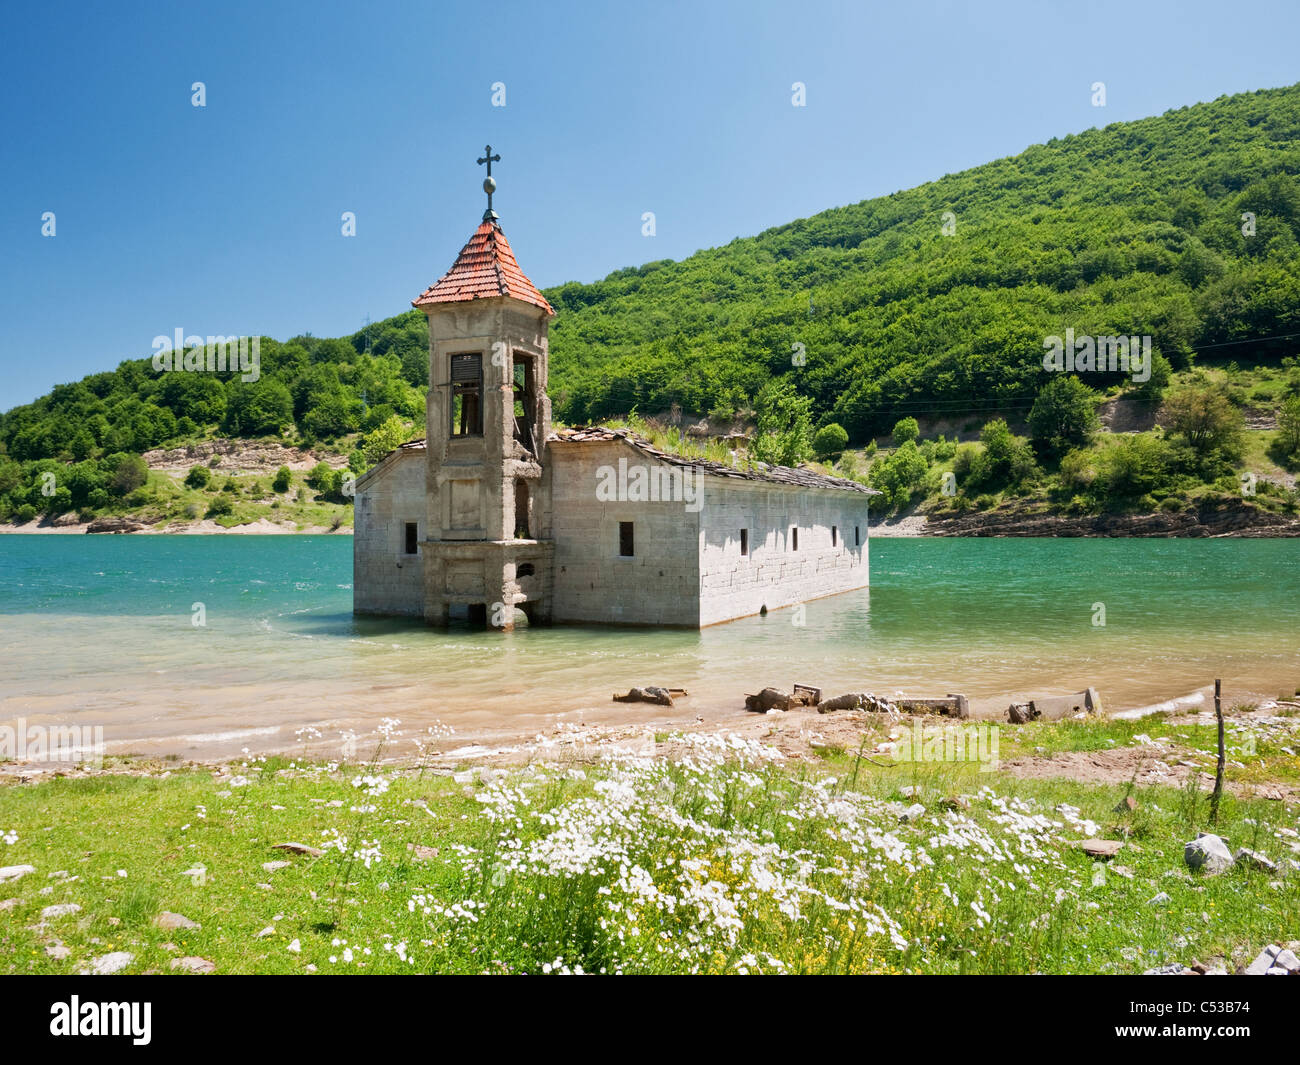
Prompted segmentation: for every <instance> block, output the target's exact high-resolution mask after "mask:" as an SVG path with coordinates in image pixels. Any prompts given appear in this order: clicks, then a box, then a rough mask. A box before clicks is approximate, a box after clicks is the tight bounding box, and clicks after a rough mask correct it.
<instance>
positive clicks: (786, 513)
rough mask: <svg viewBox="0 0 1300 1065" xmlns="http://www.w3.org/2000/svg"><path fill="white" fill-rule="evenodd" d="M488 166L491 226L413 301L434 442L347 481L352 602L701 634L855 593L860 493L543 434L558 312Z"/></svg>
mask: <svg viewBox="0 0 1300 1065" xmlns="http://www.w3.org/2000/svg"><path fill="white" fill-rule="evenodd" d="M499 158H500V157H499V156H494V155H493V154H492V150H491V148H490V147H489V148H488V149H487V152H486V153H485V157H484V158H483V159H480V160H479V163H480V164H482V163H486V164H487V168H488V170H487V173H488V177H487V179H486V180H485V181H484V183H483V187H484V191H486V192H487V194H488V208H487V211H486V212H485V213H484V215H483V220H482V222H480V223H479V226H478V228H477V229H476V230H475V231H474V233H473V235H472V236H471V237H470V238H469V242H468V243H467V244H466V245H465V246H464V247H463V248H462V249H461V251H460V254H459V255H458V256H457V257H456V261H455V262H454V263H453V264H452V267H451V269H450V270H448V271H447V273H445V274H444V275H443V276H442V277H441V278H439V280H438V281H437V282H436V283H435V284H434V285H432V286H431V287H429V288H428V289H426V290H425V291H424V292H423V293H422V294H421V295H420V296H419V297H418V298H417V299H415V300H413V301H412V305H413V306H415V307H418V308H419V309H420V310H421V311H423V312H424V314H425V315H427V316H428V319H429V393H428V400H427V407H426V414H427V422H426V434H427V435H426V438H425V439H424V440H413V441H411V442H409V443H406V444H403V445H402V446H401V447H399V448H397V449H396V450H394V451H392V452H390V453H389V454H388V455H386V456H385V457H384V458H383V459H382V460H381V461H380V462H379V463H378V464H377V465H375V466H373V467H372V468H371V469H370V470H368V471H367V472H366V473H365V474H364V475H363V476H362V477H361V478H360V479H359V480H358V481H357V485H356V499H355V502H356V517H355V537H354V540H353V585H352V587H353V593H352V594H353V609H354V612H355V613H358V614H381V615H408V616H412V617H423V618H424V620H425V621H426V622H427V623H428V624H430V625H444V624H446V623H447V622H448V620H450V619H452V618H457V617H460V618H468V619H470V620H472V621H474V620H476V621H480V622H482V623H485V624H487V625H489V626H491V627H494V628H499V629H511V628H513V627H514V625H515V623H516V621H517V620H519V612H522V613H523V615H524V616H525V617H526V618H527V620H528V622H529V623H531V624H545V623H548V622H582V623H603V624H615V625H671V626H684V627H689V628H703V627H704V626H706V625H714V624H717V623H719V622H723V621H730V620H733V619H735V618H740V617H746V616H748V615H752V614H759V613H765V612H766V611H769V610H776V609H778V608H780V607H787V606H792V605H794V604H796V603H800V602H804V601H806V600H809V599H815V598H818V597H821V596H826V595H833V594H835V593H838V592H844V591H849V590H850V589H854V588H862V587H865V586H866V584H867V572H868V557H867V504H868V502H869V500H870V497H871V496H872V495H874V494H875V493H874V491H873V490H871V489H869V488H867V487H865V486H864V485H861V484H858V483H857V482H855V481H849V480H844V479H841V478H838V477H827V476H824V475H822V474H818V473H815V472H813V471H811V470H807V469H802V468H799V469H793V468H789V467H783V466H764V465H762V464H755V465H754V466H753V467H752V468H746V469H738V468H733V467H732V466H729V465H726V464H724V463H719V462H710V461H704V460H699V459H689V458H686V457H683V456H679V455H673V454H668V453H665V452H663V451H660V450H658V449H656V448H654V447H652V446H650V444H649V443H648V442H646V441H645V440H643V439H641V438H640V437H638V436H636V435H635V434H633V433H630V432H628V431H625V430H618V429H607V428H600V427H592V428H579V429H561V430H559V431H556V430H553V429H552V427H551V402H550V399H549V398H548V397H547V392H546V388H547V348H546V344H547V326H548V324H549V322H550V320H551V318H552V317H553V316H554V314H555V312H554V310H552V308H551V305H550V304H549V303H548V302H547V301H546V297H544V296H543V295H542V294H541V292H539V291H538V290H537V288H536V287H535V286H534V285H533V283H532V282H531V281H529V280H528V278H527V276H526V275H525V274H524V272H523V270H521V269H520V267H519V263H518V262H517V261H516V260H515V256H514V252H513V251H511V249H510V243H509V241H507V240H506V235H505V233H504V232H502V229H501V225H500V222H499V220H498V218H497V215H496V212H495V211H493V210H492V193H493V192H494V191H495V189H496V182H495V180H494V179H493V178H492V176H491V174H492V163H493V162H496V161H497V160H499Z"/></svg>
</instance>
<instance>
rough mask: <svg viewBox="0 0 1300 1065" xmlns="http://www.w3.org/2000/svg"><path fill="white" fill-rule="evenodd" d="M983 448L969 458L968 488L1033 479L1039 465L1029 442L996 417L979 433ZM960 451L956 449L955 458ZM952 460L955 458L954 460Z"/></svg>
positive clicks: (1010, 484) (1005, 485)
mask: <svg viewBox="0 0 1300 1065" xmlns="http://www.w3.org/2000/svg"><path fill="white" fill-rule="evenodd" d="M980 441H981V442H982V443H983V444H984V450H983V451H981V452H978V453H976V454H974V455H973V456H971V458H970V459H969V473H968V474H967V478H968V481H967V483H968V485H969V487H971V488H976V489H978V488H1004V487H1011V486H1015V485H1019V484H1021V483H1023V482H1025V481H1030V480H1033V479H1034V478H1035V477H1036V476H1037V474H1038V465H1037V463H1036V462H1035V461H1034V453H1033V450H1032V449H1031V448H1030V446H1029V444H1028V442H1027V441H1026V440H1025V439H1024V438H1023V437H1019V436H1016V435H1014V434H1013V433H1012V432H1011V430H1010V429H1009V428H1008V427H1007V423H1006V422H1005V421H1004V420H1003V419H1001V418H996V419H994V420H993V421H991V422H989V423H988V424H987V425H985V426H984V428H983V430H981V432H980ZM961 454H962V450H961V449H960V448H959V449H958V452H957V456H956V458H957V459H960V457H961ZM954 461H955V460H954Z"/></svg>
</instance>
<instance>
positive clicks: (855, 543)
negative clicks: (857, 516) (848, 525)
mask: <svg viewBox="0 0 1300 1065" xmlns="http://www.w3.org/2000/svg"><path fill="white" fill-rule="evenodd" d="M853 546H854V547H861V546H862V538H861V537H860V536H859V535H858V526H856V525H855V526H853Z"/></svg>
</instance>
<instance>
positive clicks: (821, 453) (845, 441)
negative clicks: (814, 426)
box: [813, 422, 849, 461]
mask: <svg viewBox="0 0 1300 1065" xmlns="http://www.w3.org/2000/svg"><path fill="white" fill-rule="evenodd" d="M848 446H849V434H848V433H847V432H845V431H844V427H843V426H842V425H839V424H837V423H836V422H831V423H830V425H823V426H822V427H821V428H820V429H818V430H817V435H816V436H814V437H813V452H814V453H815V454H816V455H817V457H818V458H819V459H822V460H823V461H824V460H825V459H828V458H831V457H832V456H834V455H842V454H843V453H844V449H845V448H846V447H848Z"/></svg>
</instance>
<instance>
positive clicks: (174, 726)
mask: <svg viewBox="0 0 1300 1065" xmlns="http://www.w3.org/2000/svg"><path fill="white" fill-rule="evenodd" d="M351 552H352V542H351V538H350V537H343V536H319V537H311V536H71V535H69V536H61V535H41V536H14V535H10V536H0V647H3V649H4V656H5V669H4V679H3V685H2V686H0V723H4V722H6V721H8V722H12V721H13V720H14V719H17V718H23V719H25V720H26V721H27V722H28V723H29V724H35V723H47V724H55V723H59V724H101V725H103V726H104V727H105V738H106V740H107V744H108V749H109V751H110V753H125V752H128V751H129V752H135V751H139V752H148V753H159V752H177V753H181V754H186V755H205V756H206V755H213V756H221V755H224V754H227V753H231V752H232V751H237V750H238V749H239V748H240V747H242V746H249V747H251V748H253V749H254V750H271V749H278V750H291V749H293V746H294V735H293V734H294V730H295V729H296V728H299V727H301V726H303V725H315V726H316V727H318V728H320V729H321V730H322V731H325V732H328V731H329V730H331V729H341V728H354V729H356V730H357V731H361V730H363V729H366V730H368V729H371V728H373V727H374V725H375V724H377V723H378V721H379V720H380V719H381V718H382V717H384V716H386V715H389V716H395V717H399V718H401V719H402V721H403V726H404V728H411V727H414V728H415V729H418V728H420V727H422V726H423V725H424V724H427V723H431V722H433V721H435V720H440V721H442V722H445V723H447V724H450V725H452V726H454V727H455V728H456V729H457V731H458V733H459V734H460V735H463V736H466V737H488V736H492V735H503V734H507V733H520V732H528V731H534V730H537V731H540V730H542V729H544V728H547V727H550V726H552V725H553V724H554V721H555V719H556V718H555V715H557V714H561V713H563V714H564V719H565V720H576V719H577V717H579V716H581V717H583V719H584V720H587V721H601V722H605V721H619V720H623V719H628V720H643V719H645V715H646V712H647V711H646V710H645V709H644V708H636V709H629V708H627V707H623V706H614V705H611V703H610V695H611V693H612V692H614V691H616V690H626V689H627V688H628V687H630V686H632V685H645V684H661V685H665V686H670V685H671V686H678V687H686V688H689V689H690V690H691V694H692V697H691V699H689V700H687V701H685V702H684V703H683V704H682V707H681V708H679V709H678V710H676V711H674V712H675V713H679V714H681V715H682V716H684V717H687V718H691V719H693V718H694V717H695V716H697V715H698V716H704V717H706V718H712V717H719V716H726V715H729V714H735V713H736V712H737V711H738V710H740V709H743V694H744V693H745V692H746V691H756V690H757V689H758V688H760V687H762V686H763V685H766V684H772V685H775V686H779V687H789V686H790V685H791V684H793V683H794V682H801V683H812V684H818V685H820V686H822V687H823V688H826V689H830V690H833V691H848V690H852V691H862V690H870V691H876V692H879V693H885V694H892V693H894V692H896V691H906V692H908V693H910V694H916V695H942V694H944V693H946V692H952V691H963V692H966V693H967V694H968V695H970V696H971V698H972V700H973V702H974V703H975V704H976V706H977V707H984V708H992V709H997V708H999V707H1000V708H1002V709H1005V705H1006V703H1007V702H1009V701H1010V700H1011V699H1013V698H1023V697H1030V696H1033V695H1035V694H1049V693H1057V692H1066V691H1074V690H1078V689H1080V688H1082V687H1085V686H1087V685H1090V684H1091V685H1094V686H1096V687H1097V688H1099V689H1100V690H1101V692H1102V695H1103V698H1104V699H1105V700H1106V702H1107V704H1108V706H1109V707H1111V708H1112V709H1114V708H1122V707H1131V706H1139V705H1145V704H1149V703H1153V702H1158V701H1161V700H1164V699H1168V698H1171V697H1173V696H1177V695H1181V694H1183V693H1186V692H1190V691H1192V690H1194V689H1197V688H1200V687H1201V686H1203V685H1205V684H1207V683H1210V682H1212V681H1213V679H1214V678H1215V677H1216V676H1221V677H1224V678H1225V680H1229V681H1231V682H1232V683H1234V684H1237V685H1245V686H1249V687H1251V688H1252V690H1256V691H1258V692H1261V693H1264V694H1268V695H1276V694H1278V692H1280V691H1282V690H1283V689H1286V690H1288V691H1290V690H1294V689H1295V688H1296V687H1297V686H1298V685H1300V540H1049V539H1040V540H1025V539H1005V540H996V539H925V538H922V539H873V540H872V542H871V579H872V586H871V588H870V589H869V590H863V591H861V592H853V593H848V594H845V595H840V596H834V597H831V598H827V599H821V600H816V601H813V602H810V603H808V604H806V607H805V616H804V618H803V619H802V620H803V621H804V624H802V625H799V624H796V623H795V622H796V621H798V620H800V619H799V618H798V617H797V616H796V615H795V613H794V612H792V611H788V610H787V611H777V612H774V613H772V614H770V615H769V616H767V617H766V618H747V619H743V620H741V621H737V622H732V623H730V624H727V625H720V626H715V627H713V628H710V629H706V630H704V631H703V632H686V631H676V630H664V631H654V630H643V629H635V630H619V629H612V628H600V627H570V626H555V627H552V628H546V629H541V628H539V629H535V630H532V631H529V630H527V629H520V630H517V631H515V632H513V633H507V634H503V633H490V632H481V631H475V630H473V629H469V628H462V629H452V630H450V631H437V630H431V629H427V628H425V627H424V626H423V625H422V624H420V623H418V622H404V621H402V622H398V621H386V620H373V619H356V618H353V616H352V614H351V602H352V590H351V581H352V554H351ZM195 604H202V611H203V613H204V614H205V617H204V621H205V624H204V625H202V626H196V625H194V624H193V622H192V619H193V617H194V616H195V612H196V610H197V609H198V608H197V607H196V606H195ZM1101 609H1104V618H1105V624H1104V626H1103V625H1096V624H1094V620H1098V619H1099V618H1100V616H1101V615H1100V611H1101Z"/></svg>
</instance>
